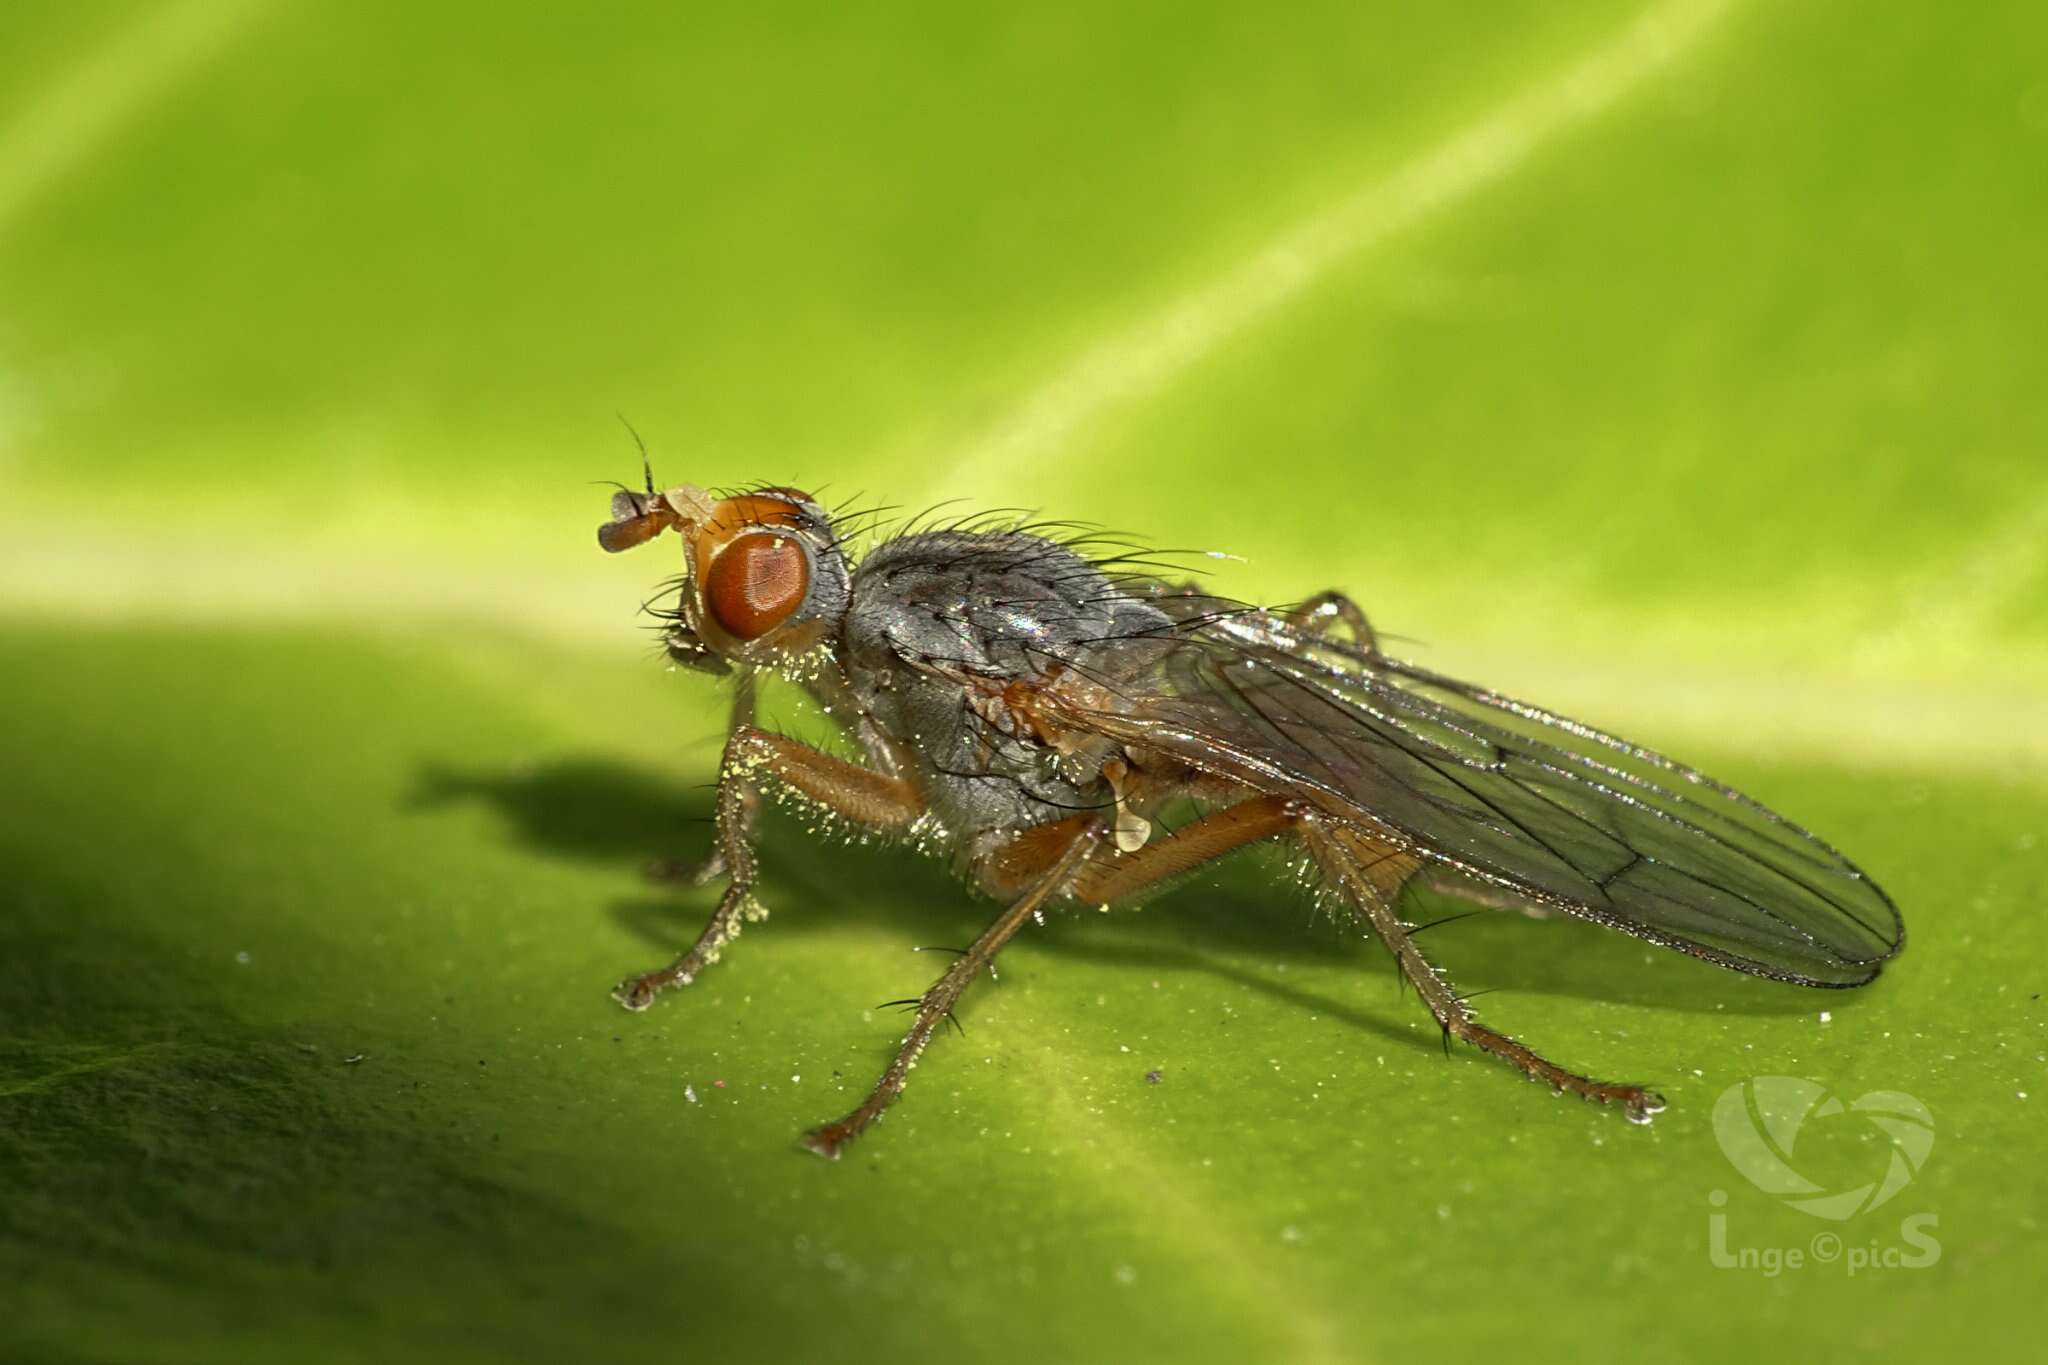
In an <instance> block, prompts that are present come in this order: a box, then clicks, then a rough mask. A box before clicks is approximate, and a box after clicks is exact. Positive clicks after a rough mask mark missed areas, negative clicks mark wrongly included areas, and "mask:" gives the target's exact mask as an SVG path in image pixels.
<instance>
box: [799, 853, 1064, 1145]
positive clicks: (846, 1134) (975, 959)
mask: <svg viewBox="0 0 2048 1365" xmlns="http://www.w3.org/2000/svg"><path fill="white" fill-rule="evenodd" d="M1103 830H1104V823H1103V821H1102V820H1101V819H1100V818H1098V817H1085V818H1084V819H1083V821H1082V822H1080V823H1077V824H1076V825H1075V826H1073V835H1072V838H1071V839H1070V840H1069V841H1068V842H1067V844H1066V845H1065V847H1064V848H1062V849H1060V850H1059V851H1058V852H1057V853H1056V854H1055V855H1054V856H1053V857H1052V858H1051V860H1050V862H1049V863H1048V865H1046V866H1045V867H1044V868H1043V869H1041V870H1040V872H1039V874H1038V876H1037V879H1036V880H1035V881H1034V882H1033V883H1032V885H1031V887H1030V889H1029V890H1027V891H1025V893H1024V894H1023V895H1022V896H1020V897H1019V898H1018V899H1017V900H1015V901H1013V902H1012V903H1011V905H1010V907H1009V908H1008V909H1007V910H1005V911H1003V913H1002V914H1000V915H998V916H996V920H995V923H993V924H991V925H989V927H988V928H986V929H984V930H983V931H982V934H981V937H980V938H978V939H976V940H975V941H974V944H973V946H971V947H970V948H968V950H967V951H966V952H964V953H962V954H961V955H960V956H959V957H957V958H955V959H953V965H952V966H951V967H948V968H947V969H946V974H945V975H944V976H942V977H940V978H939V979H938V980H937V981H935V982H933V983H932V985H931V988H930V989H929V990H927V991H926V992H925V993H924V994H923V995H922V996H920V997H919V998H918V1001H917V1014H916V1017H915V1018H913V1019H912V1020H911V1023H910V1032H908V1033H906V1034H904V1035H903V1042H902V1045H901V1046H900V1047H898V1048H897V1050H896V1056H895V1059H894V1060H892V1061H891V1062H890V1063H889V1065H888V1068H887V1069H886V1070H884V1071H883V1072H882V1078H881V1079H880V1080H878V1081H876V1082H875V1088H874V1089H873V1090H870V1091H869V1092H868V1097H867V1098H866V1099H865V1100H863V1101H861V1103H860V1105H859V1107H858V1108H856V1109H855V1110H854V1111H853V1112H852V1113H850V1114H848V1115H846V1116H845V1117H844V1118H842V1119H840V1120H838V1121H837V1122H836V1123H828V1124H826V1125H825V1126H824V1127H822V1128H816V1129H813V1130H812V1131H811V1132H809V1133H807V1134H805V1136H804V1146H806V1147H808V1148H809V1149H810V1150H812V1151H814V1152H816V1153H817V1154H818V1155H819V1156H822V1157H830V1158H832V1159H833V1160H837V1159H838V1157H839V1154H840V1152H841V1151H842V1150H844V1148H845V1147H846V1144H847V1143H849V1142H851V1141H853V1139H854V1138H856V1137H858V1136H859V1135H860V1132H861V1130H862V1129H863V1128H866V1127H867V1126H868V1125H869V1124H870V1123H873V1122H874V1121H875V1120H876V1119H878V1118H880V1117H881V1115H882V1111H883V1110H884V1109H886V1108H888V1107H889V1103H890V1102H891V1101H892V1100H894V1099H895V1098H896V1097H897V1096H898V1095H900V1094H902V1093H903V1086H904V1083H905V1081H906V1080H907V1079H908V1078H909V1075H910V1069H911V1068H912V1067H913V1066H916V1065H917V1057H918V1054H919V1053H921V1052H923V1051H924V1049H925V1044H927V1043H929V1042H930V1041H931V1040H932V1034H933V1033H934V1032H936V1031H937V1029H938V1027H939V1021H940V1020H942V1019H945V1018H946V1017H947V1016H948V1015H950V1014H951V1013H952V1010H953V1002H954V1001H956V1000H958V999H959V998H960V993H961V992H962V991H964V990H966V989H967V983H968V982H970V981H972V980H974V978H975V977H976V976H977V975H979V974H980V972H981V969H982V968H984V967H986V966H988V964H989V963H991V962H993V961H994V960H995V956H996V954H997V953H999V952H1001V951H1002V947H1003V945H1004V944H1005V943H1008V942H1009V941H1010V938H1011V936H1012V935H1014V934H1015V933H1016V932H1017V930H1018V929H1019V928H1021V927H1022V926H1023V924H1024V921H1025V920H1027V919H1030V918H1031V917H1032V916H1033V915H1035V914H1037V913H1038V912H1039V911H1040V910H1041V909H1043V908H1044V906H1045V903H1046V902H1047V901H1049V900H1051V899H1053V898H1054V897H1056V896H1058V895H1060V894H1062V893H1063V892H1065V891H1066V890H1067V889H1068V887H1069V885H1070V884H1071V883H1072V882H1073V880H1074V878H1075V877H1076V876H1077V875H1078V874H1079V873H1080V871H1081V869H1082V868H1083V867H1084V866H1086V865H1087V862H1088V855H1089V854H1091V853H1093V852H1094V851H1095V849H1096V848H1097V846H1099V845H1100V844H1101V843H1102V836H1103Z"/></svg>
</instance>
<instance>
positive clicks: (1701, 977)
mask: <svg viewBox="0 0 2048 1365" xmlns="http://www.w3.org/2000/svg"><path fill="white" fill-rule="evenodd" d="M711 800H712V794H711V790H710V788H709V787H708V786H696V787H691V786H685V785H681V784H676V783H671V782H668V781H665V780H663V779H662V778H660V777H658V776H655V775H652V774H649V773H647V772H645V771H642V770H638V769H635V768H632V767H629V766H627V765H625V764H623V763H618V762H612V761H606V760H596V759H571V760H564V761H560V762H556V763H550V764H543V765H539V766H535V767H532V768H527V769H519V770H512V771H500V772H466V771H462V770H460V769H456V768H452V767H449V766H445V765H434V766H430V767H428V768H426V769H424V770H423V771H422V773H421V775H420V779H419V783H418V785H417V787H416V789H415V792H414V793H413V795H412V796H411V797H410V798H409V799H408V802H407V806H408V808H409V809H414V810H427V809H434V808H438V807H443V806H448V805H453V804H462V803H470V802H474V803H477V804H481V805H483V806H486V807H488V808H490V809H492V810H494V811H496V812H497V813H498V814H499V815H500V816H501V817H502V818H503V819H505V820H506V821H507V822H508V824H509V827H510V829H511V832H512V836H513V838H514V839H515V840H516V841H517V842H519V843H520V844H522V845H523V846H525V847H527V848H529V849H532V850H534V851H536V852H539V853H542V854H545V855H548V856H556V857H572V858H578V859H590V860H599V861H616V862H621V863H625V864H628V865H630V866H633V867H636V868H638V869H640V870H641V875H642V876H643V878H644V877H646V873H647V869H648V868H650V867H651V866H652V865H654V864H657V863H659V862H661V861H663V860H665V859H680V860H685V861H687V860H689V859H692V858H696V857H701V856H702V854H703V852H704V850H705V848H706V847H708V845H709V843H710V839H711V824H710V814H711ZM760 864H761V879H760V883H759V892H760V896H761V900H762V901H763V903H764V904H766V905H768V906H769V907H771V909H773V910H775V911H777V912H785V911H795V912H797V913H786V914H785V913H778V916H777V920H776V932H777V933H791V932H794V933H807V932H814V931H815V930H817V929H818V928H820V927H826V926H830V925H832V924H833V923H834V922H835V920H836V919H837V918H838V917H839V916H838V915H837V914H836V913H835V906H836V905H837V904H839V903H842V902H843V901H844V900H845V898H846V895H847V891H848V888H859V889H860V894H861V898H862V902H863V906H864V907H865V906H866V905H869V904H874V903H876V902H880V903H881V904H883V905H885V906H886V907H887V913H888V914H889V916H890V918H891V922H892V923H893V924H894V925H896V926H897V927H899V928H900V929H901V931H902V932H903V934H904V936H905V940H906V944H907V945H918V946H961V945H964V944H965V943H967V942H968V941H969V940H971V939H972V938H973V937H974V935H975V934H976V933H978V932H979V931H980V929H981V927H982V926H983V925H984V924H986V923H987V921H988V919H989V918H990V914H991V911H990V909H989V906H988V902H986V901H985V900H982V899H981V898H980V897H978V896H976V895H974V893H973V892H971V891H970V890H969V889H968V888H967V887H966V886H965V885H964V884H963V883H962V882H961V881H960V880H959V879H958V878H956V877H954V876H953V875H951V873H950V872H949V871H948V870H947V869H946V868H945V866H944V865H943V864H941V863H939V862H937V861H935V860H932V859H928V858H924V857H921V856H919V855H917V854H916V853H914V852H912V851H911V850H909V849H907V848H903V847H900V846H894V847H892V846H888V845H882V846H879V847H856V846H853V845H849V844H847V843H844V842H840V841H836V840H829V839H821V838H819V837H817V836H816V835H814V834H812V833H811V832H809V831H808V830H805V829H804V828H803V827H802V826H801V824H800V822H799V821H798V820H797V819H796V818H795V817H793V816H791V815H790V814H788V813H787V812H784V811H782V810H780V809H778V808H777V807H776V806H775V805H774V804H773V803H769V804H768V805H767V806H765V807H764V809H763V812H762V822H761V830H760ZM877 887H882V888H886V890H885V891H884V892H883V893H882V894H879V895H878V894H876V892H875V891H874V890H872V889H871V888H877ZM712 899H713V895H712V892H711V891H710V890H709V889H700V888H695V887H691V886H689V885H687V884H676V885H673V886H667V887H662V888H660V889H655V888H654V887H653V885H652V883H651V880H650V882H649V889H647V890H643V891H642V892H640V893H639V894H635V895H632V896H627V897H624V898H621V899H619V900H617V901H614V902H613V903H612V904H611V906H610V907H609V912H610V914H611V916H612V918H613V919H614V920H615V921H616V922H617V923H618V924H620V925H621V926H623V927H624V928H626V929H627V930H628V931H629V932H631V933H633V934H634V935H636V936H637V937H639V938H642V939H645V940H646V941H647V943H648V946H649V958H648V961H647V962H646V964H645V966H647V967H652V966H654V965H657V963H658V962H660V961H663V960H666V958H667V957H669V956H672V955H673V954H675V953H676V952H679V951H680V950H681V949H682V948H683V947H684V946H686V945H687V944H688V943H689V942H690V941H691V939H692V938H693V937H694V936H695V935H696V933H697V931H698V930H699V929H700V928H701V927H702V925H703V923H704V920H705V917H706V916H707V915H708V914H709V912H710V908H711V904H712ZM1145 905H1146V908H1145V909H1144V911H1143V912H1142V913H1122V914H1115V915H1111V916H1107V917H1098V916H1095V915H1092V914H1091V915H1088V916H1086V917H1080V916H1076V917H1075V919H1078V920H1080V923H1072V924H1070V926H1069V927H1070V932H1067V933H1053V934H1047V935H1044V936H1042V937H1039V938H1036V939H1034V942H1035V943H1036V944H1038V945H1039V946H1041V947H1042V948H1044V949H1045V950H1046V951H1048V952H1051V953H1054V954H1056V955H1066V956H1071V957H1075V958H1078V959H1088V960H1093V961H1099V962H1110V963H1117V964H1122V965H1128V966H1131V967H1133V968H1137V969H1144V968H1148V967H1149V968H1162V967H1167V968H1178V969H1189V968H1194V969H1199V970H1202V971H1205V972H1208V973H1210V974H1211V975H1214V976H1217V977H1219V978H1221V979H1223V980H1227V981H1231V982H1235V983H1239V984H1243V985H1249V986H1252V987H1255V988H1256V989H1258V990H1260V991H1263V992H1265V993H1266V994H1268V995H1271V996H1273V997H1275V998H1278V999H1281V1000H1285V1001H1287V1002H1289V1003H1291V1004H1296V1005H1300V1006H1302V1007H1304V1008H1308V1009H1313V1010H1315V1011H1316V1012H1318V1013H1322V1014H1327V1015H1330V1016H1333V1017H1336V1018H1340V1019H1343V1020H1345V1021H1347V1022H1349V1023H1351V1024H1354V1025H1356V1026H1358V1027H1361V1028H1365V1029H1369V1030H1372V1031H1375V1032H1378V1033H1382V1034H1385V1035H1387V1036H1388V1037H1390V1038H1394V1039H1396V1040H1398V1041H1401V1042H1403V1043H1407V1044H1411V1045H1413V1044H1415V1043H1416V1038H1415V1035H1414V1034H1413V1032H1412V1031H1409V1030H1408V1029H1406V1027H1405V1023H1406V1021H1405V1020H1399V1021H1395V1022H1389V1021H1388V1020H1387V1019H1385V1018H1382V1017H1380V1016H1377V1015H1374V1014H1368V1013H1365V1012H1363V1011H1361V1010H1358V1009H1354V1008H1352V1007H1350V1006H1347V1005H1344V1004H1341V1003H1337V1002H1334V1001H1332V1000H1330V999H1328V998H1326V997H1323V996H1319V995H1316V994H1313V993H1311V992H1308V991H1305V990H1302V989H1300V988H1299V987H1296V986H1295V985H1293V984H1291V983H1289V982H1286V981H1283V980H1276V979H1274V978H1273V977H1272V976H1270V975H1267V974H1264V973H1261V972H1258V971H1256V970H1252V969H1250V968H1247V967H1246V966H1243V965H1240V964H1241V963H1243V962H1244V961H1246V960H1264V961H1269V962H1275V963H1287V962H1319V963H1334V962H1338V961H1342V960H1344V959H1347V958H1355V959H1356V960H1357V961H1359V963H1360V965H1361V966H1362V967H1368V968H1370V969H1372V970H1380V969H1383V968H1385V963H1386V959H1385V957H1384V954H1383V953H1382V952H1381V951H1380V950H1379V948H1378V947H1377V945H1362V944H1361V940H1368V939H1369V935H1368V934H1367V932H1366V931H1364V930H1363V929H1362V928H1357V927H1354V926H1352V925H1351V924H1349V923H1339V922H1336V921H1335V920H1333V919H1332V917H1331V916H1329V915H1327V914H1324V913H1323V912H1322V911H1320V910H1318V909H1317V908H1315V906H1314V905H1312V904H1311V902H1310V899H1309V897H1308V896H1307V895H1306V894H1305V893H1304V892H1303V891H1302V890H1300V889H1299V888H1298V887H1297V886H1296V885H1295V883H1294V880H1293V878H1292V876H1291V874H1290V873H1289V872H1288V871H1287V870H1286V868H1285V867H1284V866H1283V860H1282V859H1281V858H1279V857H1277V856H1275V855H1274V854H1273V853H1272V852H1270V851H1267V850H1254V851H1251V852H1249V853H1246V854H1241V855H1239V856H1237V857H1235V858H1233V859H1231V860H1228V861H1226V862H1224V863H1222V864H1219V865H1218V866H1217V867H1216V868H1215V869H1213V870H1205V871H1204V872H1203V873H1202V874H1201V875H1200V877H1198V878H1197V879H1196V880H1195V881H1192V882H1187V883H1182V884H1179V885H1177V886H1175V887H1173V888H1172V889H1170V890H1169V891H1167V892H1165V893H1163V894H1162V895H1160V896H1159V897H1158V898H1156V899H1155V900H1150V901H1147V902H1146V903H1145ZM1472 908H1473V907H1472V906H1471V905H1470V904H1469V903H1467V902H1464V901H1460V900H1457V899H1455V898H1454V897H1451V896H1447V895H1444V894H1442V893H1438V892H1433V891H1421V892H1416V893H1414V895H1413V899H1412V901H1411V903H1410V904H1409V905H1408V906H1407V907H1405V910H1404V913H1405V916H1406V918H1408V919H1409V920H1410V921H1411V922H1414V923H1425V924H1426V923H1428V922H1429V921H1432V920H1439V919H1445V918H1446V917H1449V916H1458V915H1461V914H1462V913H1463V912H1464V911H1467V910H1470V909H1472ZM813 911H815V913H813ZM1420 943H1421V946H1422V947H1423V949H1424V951H1425V952H1426V953H1428V954H1429V956H1430V958H1431V960H1432V961H1434V962H1436V963H1437V964H1438V966H1439V967H1441V968H1442V969H1443V970H1444V971H1445V972H1446V974H1447V975H1448V976H1449V977H1450V978H1451V979H1452V980H1453V981H1455V982H1456V983H1457V985H1458V987H1459V989H1461V990H1463V991H1465V992H1467V993H1471V992H1476V991H1481V990H1485V991H1506V992H1518V993H1534V994H1538V995H1547V996H1559V997H1569V998H1576V999H1583V1000H1592V1001H1609V1002H1614V1003H1620V1004H1629V1005H1647V1006H1654V1007H1657V1008H1662V1009H1675V1010H1681V1011H1687V1012H1693V1013H1700V1014H1733V1015H1798V1014H1809V1015H1810V1014H1817V1013H1819V1012H1820V1011H1821V1010H1824V1009H1825V1010H1839V1009H1843V1008H1845V1007H1853V1006H1854V1005H1855V1004H1856V1003H1858V1002H1859V1001H1861V1000H1865V999H1869V998H1871V996H1872V993H1871V992H1866V991H1846V992H1845V991H1820V990H1813V989H1810V988H1806V987H1799V986H1791V985H1786V984H1784V983H1781V982H1774V981H1768V980H1764V979H1762V978H1759V977H1751V976H1744V975H1742V974H1741V973H1737V972H1731V971H1728V970H1726V969H1725V968H1721V967H1716V966H1714V965H1712V964H1709V963H1705V962H1701V961H1698V960H1696V959H1693V958H1688V957H1686V956H1684V955H1683V954H1681V953H1675V952H1672V951H1670V950H1668V949H1663V948H1658V947H1655V946H1653V945H1650V944H1647V943H1644V942H1642V941H1640V940H1637V939H1633V938H1630V937H1628V936H1627V935H1625V934H1619V933H1616V932H1614V931H1613V930H1610V929H1604V928H1602V927H1600V926H1598V925H1594V924H1589V923H1586V922H1584V921H1579V920H1573V919H1570V918H1566V917H1553V918H1544V919H1536V918H1532V917H1530V916H1527V915H1522V914H1517V913H1515V912H1512V911H1498V910H1481V911H1480V912H1479V913H1477V914H1472V915H1469V916H1465V917H1463V918H1458V919H1456V920H1454V921H1447V922H1444V923H1441V924H1439V925H1436V926H1435V927H1433V928H1431V929H1429V930H1427V931H1425V933H1424V936H1423V937H1422V939H1421V940H1420ZM634 967H635V964H632V963H627V964H622V969H632V968H634Z"/></svg>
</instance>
